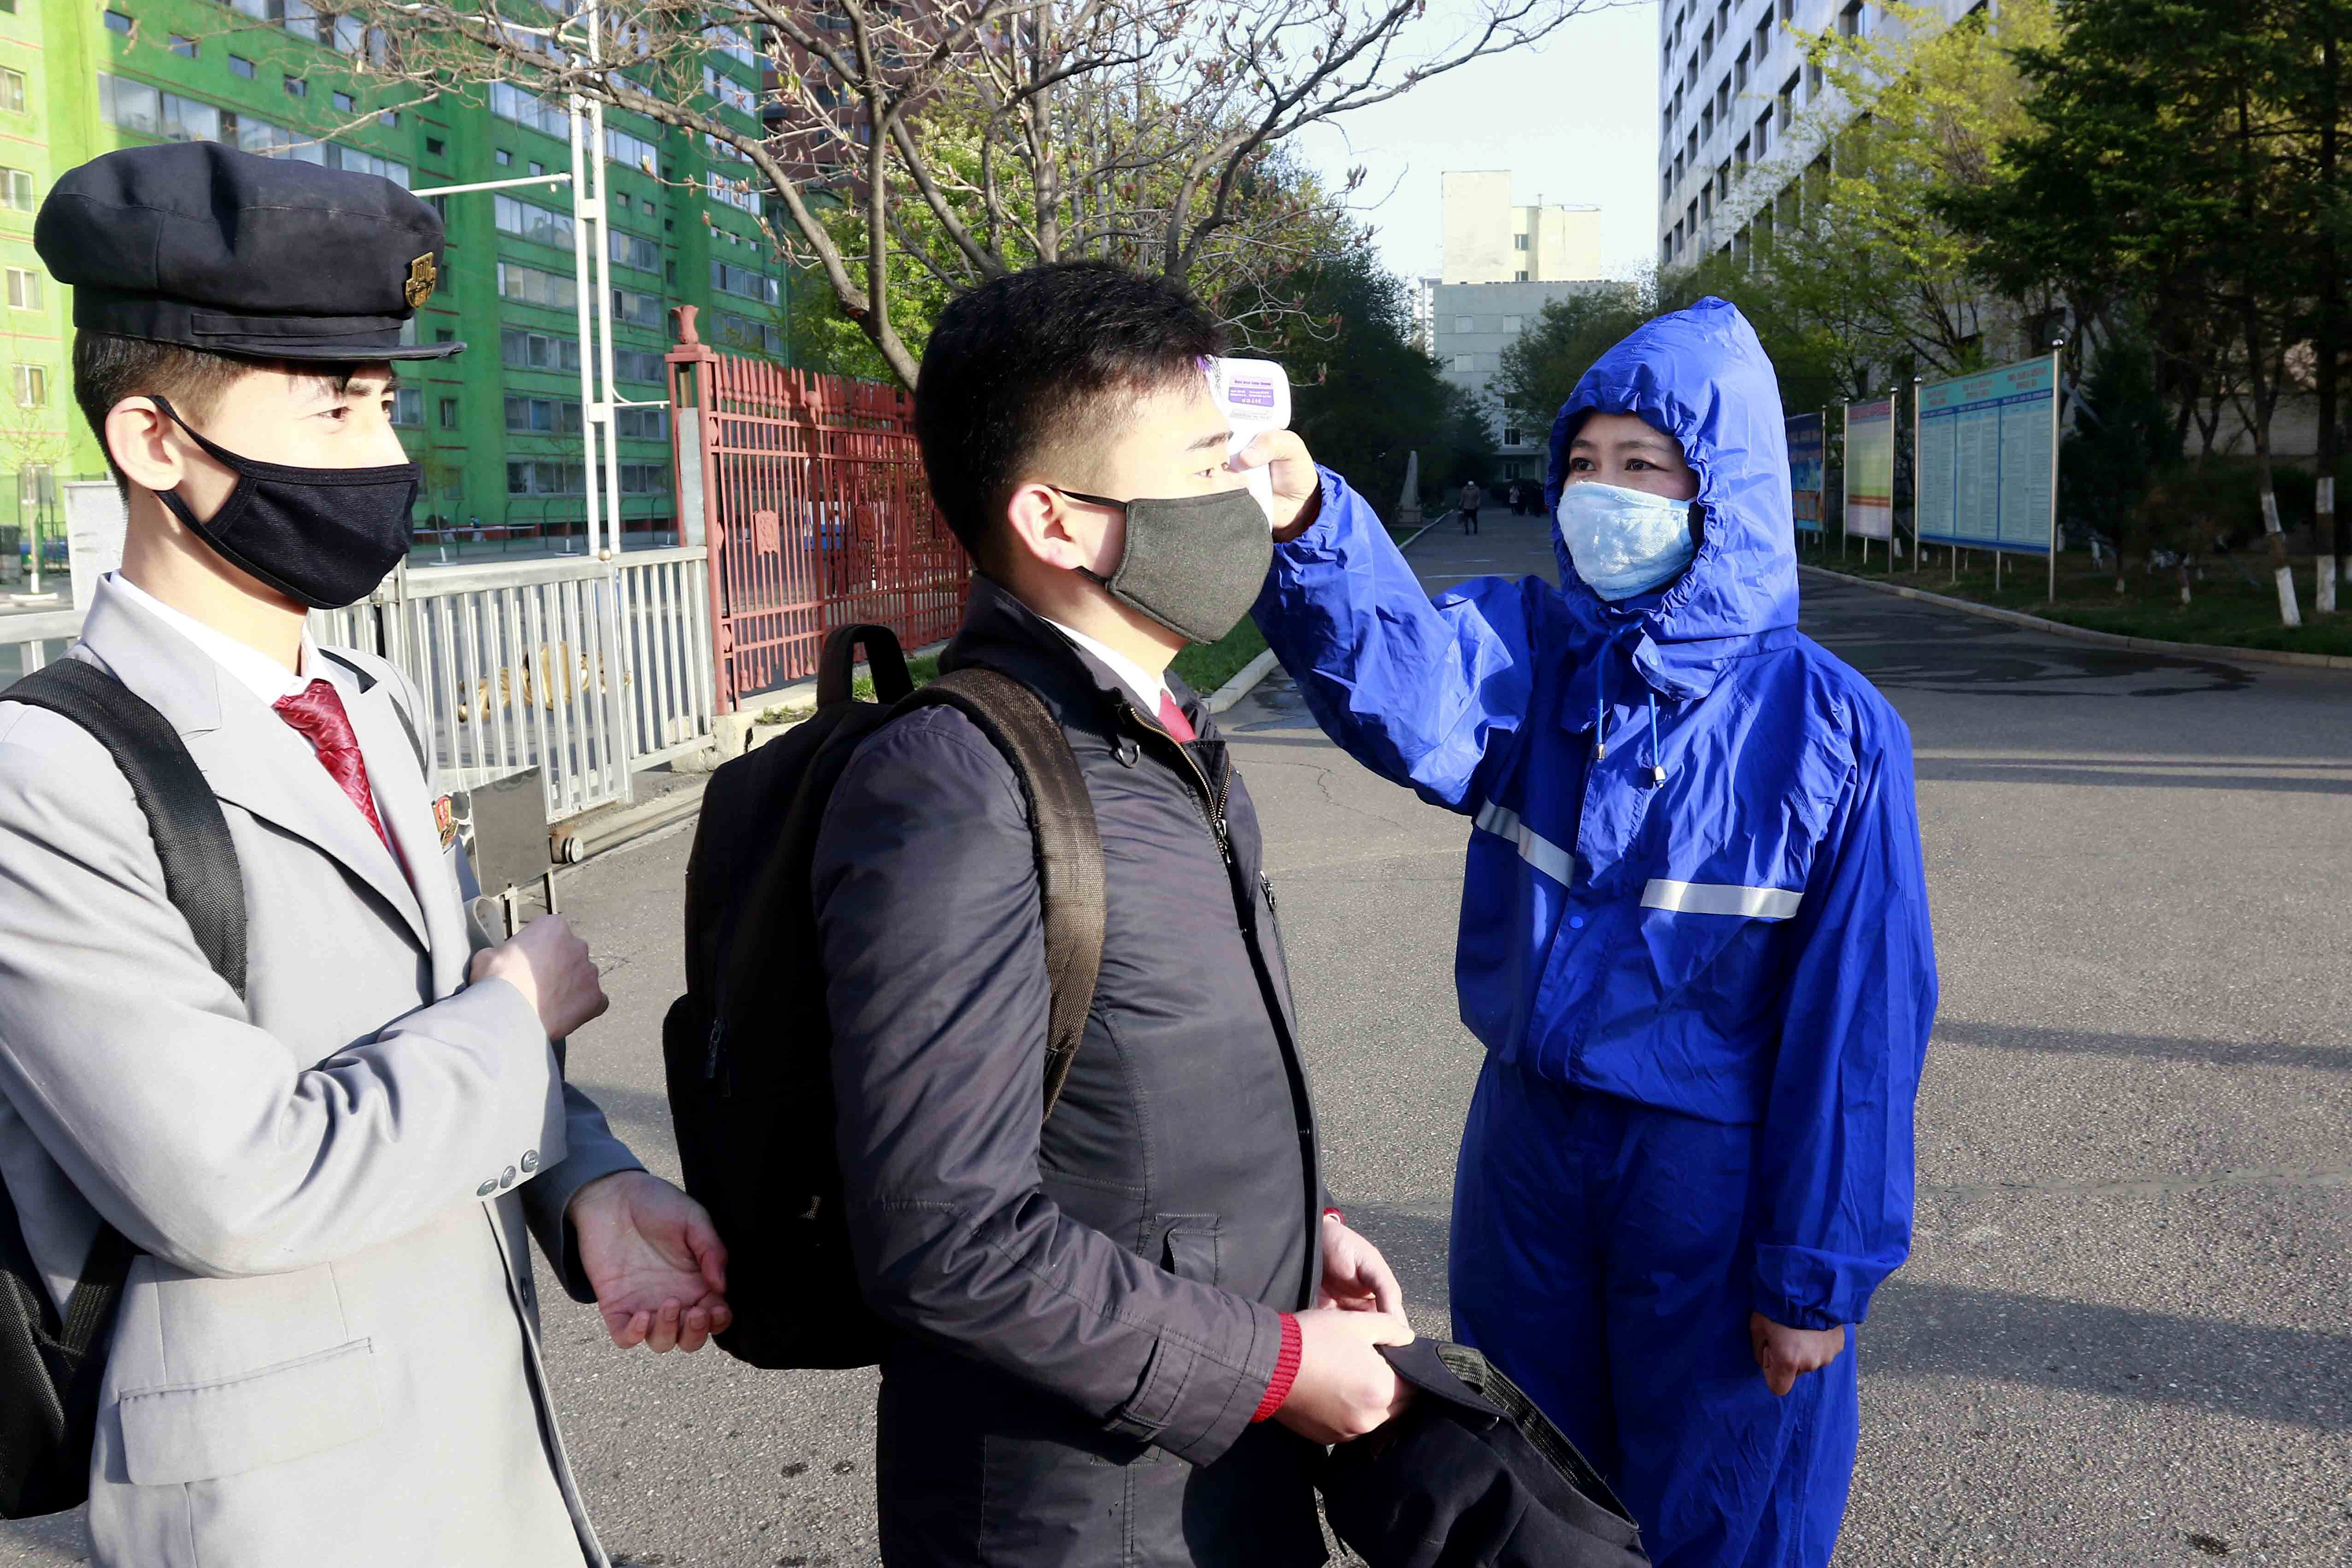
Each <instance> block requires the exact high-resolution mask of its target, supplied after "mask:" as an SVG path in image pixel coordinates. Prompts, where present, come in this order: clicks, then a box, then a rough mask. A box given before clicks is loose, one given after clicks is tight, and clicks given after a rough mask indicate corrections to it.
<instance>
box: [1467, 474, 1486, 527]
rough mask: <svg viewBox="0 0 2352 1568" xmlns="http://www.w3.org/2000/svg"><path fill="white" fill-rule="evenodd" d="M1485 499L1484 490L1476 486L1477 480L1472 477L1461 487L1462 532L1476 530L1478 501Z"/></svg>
mask: <svg viewBox="0 0 2352 1568" xmlns="http://www.w3.org/2000/svg"><path fill="white" fill-rule="evenodd" d="M1482 500H1486V491H1484V490H1482V489H1479V488H1478V481H1477V480H1475V479H1472V480H1471V481H1470V482H1469V483H1467V484H1465V485H1464V486H1463V487H1462V500H1461V510H1462V531H1463V532H1465V533H1475V532H1477V531H1478V503H1479V502H1480V501H1482Z"/></svg>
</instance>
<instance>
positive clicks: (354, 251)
mask: <svg viewBox="0 0 2352 1568" xmlns="http://www.w3.org/2000/svg"><path fill="white" fill-rule="evenodd" d="M33 246H34V248H36V249H37V250H38V251H39V252H40V254H41V259H42V260H43V261H44V262H46V263H47V266H48V268H49V273H50V276H52V277H54V278H55V279H57V280H58V282H60V283H65V284H69V285H71V286H72V288H73V290H74V325H75V326H76V327H77V328H79V329H80V330H81V331H92V332H113V333H116V334H119V335H120V336H122V337H127V338H144V339H147V340H149V341H151V342H162V343H178V344H180V345H181V346H183V347H184V348H192V349H202V350H204V351H205V353H216V354H236V355H239V356H242V357H245V358H248V359H269V360H342V361H358V360H394V359H440V358H443V357H445V356H446V355H449V354H453V353H457V351H458V350H459V349H462V348H464V347H465V346H466V345H465V344H463V343H454V342H453V343H431V344H418V345H410V346H403V344H402V343H401V342H400V331H401V328H402V326H403V325H404V323H406V322H407V321H408V320H409V318H410V317H412V316H414V315H415V313H416V308H417V307H418V306H420V305H422V304H424V303H425V300H426V299H427V298H428V297H430V296H431V294H432V292H433V289H434V287H435V285H436V284H437V283H438V282H439V281H440V278H441V215H440V214H438V213H436V212H435V211H434V210H433V209H432V207H430V206H428V205H426V204H425V203H424V202H422V201H420V200H418V199H417V198H416V197H415V196H412V195H409V194H408V193H407V192H406V191H404V190H403V189H401V188H400V187H399V186H398V185H395V184H393V183H392V182H391V181H390V180H387V179H384V178H383V176H381V175H378V174H358V173H355V172H352V171H349V170H343V169H328V168H322V167H320V165H318V164H316V163H302V162H300V161H299V160H297V159H293V158H263V157H258V156H257V155H255V154H254V153H240V152H237V151H236V149H234V148H230V147H224V146H221V145H220V144H219V143H217V142H174V143H170V144H167V145H164V146H160V147H126V148H123V149H122V150H121V151H120V152H115V153H107V154H106V155H105V156H103V157H100V158H93V159H91V160H90V161H89V163H84V164H82V165H81V166H80V167H79V168H77V169H73V170H70V171H68V173H67V174H65V175H64V176H63V177H62V178H60V179H59V180H58V183H57V184H56V185H55V186H54V187H53V188H51V190H50V192H49V195H48V199H47V201H45V202H43V203H42V204H41V214H40V216H39V218H38V219H37V220H36V222H35V224H34V226H33Z"/></svg>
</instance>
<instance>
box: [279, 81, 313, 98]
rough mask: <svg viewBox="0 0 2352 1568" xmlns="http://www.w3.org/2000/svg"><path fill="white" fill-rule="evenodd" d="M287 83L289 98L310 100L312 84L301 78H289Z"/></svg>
mask: <svg viewBox="0 0 2352 1568" xmlns="http://www.w3.org/2000/svg"><path fill="white" fill-rule="evenodd" d="M285 81H286V96H287V97H289V98H308V97H310V83H309V82H307V81H304V80H303V79H301V78H300V77H299V76H289V77H288V78H286V79H285Z"/></svg>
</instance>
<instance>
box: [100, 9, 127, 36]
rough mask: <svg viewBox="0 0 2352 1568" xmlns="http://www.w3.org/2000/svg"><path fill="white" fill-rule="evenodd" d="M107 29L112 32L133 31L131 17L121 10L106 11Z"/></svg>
mask: <svg viewBox="0 0 2352 1568" xmlns="http://www.w3.org/2000/svg"><path fill="white" fill-rule="evenodd" d="M106 30H107V31H108V32H110V33H127V32H129V31H131V18H130V17H128V16H124V15H123V14H122V13H121V12H120V11H109V12H107V13H106Z"/></svg>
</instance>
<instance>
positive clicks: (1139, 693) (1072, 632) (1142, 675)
mask: <svg viewBox="0 0 2352 1568" xmlns="http://www.w3.org/2000/svg"><path fill="white" fill-rule="evenodd" d="M1040 618H1041V619H1043V620H1044V621H1045V624H1046V625H1047V626H1052V627H1053V628H1054V629H1055V631H1057V632H1059V633H1061V634H1062V635H1063V636H1064V637H1067V638H1069V639H1070V640H1071V641H1072V642H1074V643H1076V644H1077V645H1078V646H1079V647H1082V648H1084V649H1086V650H1087V652H1088V653H1090V654H1092V655H1094V656H1095V657H1096V658H1098V659H1100V660H1102V661H1103V663H1104V664H1106V665H1108V666H1109V667H1110V672H1111V673H1112V674H1113V675H1115V676H1117V677H1118V683H1119V684H1120V685H1121V686H1124V687H1126V688H1127V690H1128V695H1129V696H1130V697H1132V698H1134V699H1135V701H1136V705H1137V706H1138V707H1139V708H1141V709H1142V710H1144V711H1145V712H1146V713H1148V714H1150V715H1151V716H1152V717H1153V718H1155V719H1157V718H1158V717H1159V716H1160V698H1161V697H1163V696H1173V695H1174V694H1173V693H1172V692H1171V691H1170V690H1169V689H1168V679H1167V678H1166V677H1165V676H1161V675H1154V674H1152V673H1151V672H1150V670H1148V669H1146V668H1143V666H1141V665H1139V664H1138V663H1136V662H1135V660H1133V659H1131V658H1128V657H1127V655H1125V654H1123V653H1121V652H1119V651H1118V649H1117V648H1114V647H1108V646H1106V645H1105V644H1103V643H1102V642H1100V641H1097V639H1096V638H1094V637H1088V636H1087V634H1086V633H1084V632H1082V631H1080V630H1078V629H1077V628H1076V626H1064V625H1063V624H1062V623H1061V622H1059V621H1057V620H1055V619H1054V618H1053V617H1052V616H1042V617H1040Z"/></svg>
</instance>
